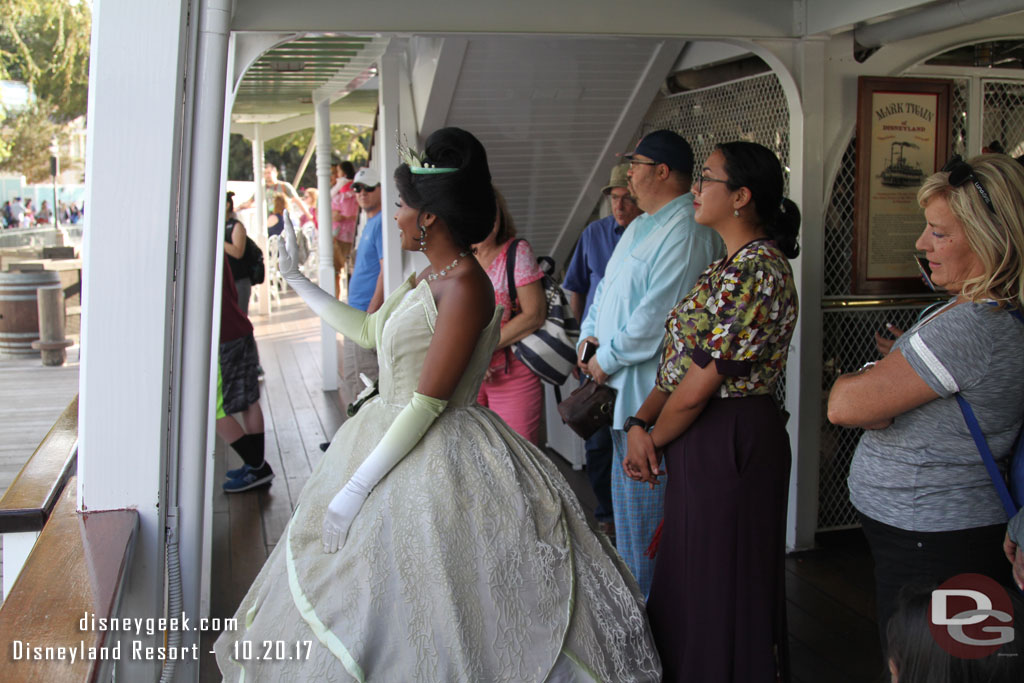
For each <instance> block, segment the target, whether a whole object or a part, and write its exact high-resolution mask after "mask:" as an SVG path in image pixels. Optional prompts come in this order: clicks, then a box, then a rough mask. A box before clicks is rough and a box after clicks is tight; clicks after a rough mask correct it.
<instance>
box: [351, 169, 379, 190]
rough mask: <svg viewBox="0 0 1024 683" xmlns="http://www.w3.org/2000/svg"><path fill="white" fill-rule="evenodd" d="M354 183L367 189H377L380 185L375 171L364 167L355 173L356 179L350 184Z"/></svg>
mask: <svg viewBox="0 0 1024 683" xmlns="http://www.w3.org/2000/svg"><path fill="white" fill-rule="evenodd" d="M356 183H359V184H360V185H366V186H367V187H377V186H378V185H380V174H379V173H377V169H375V168H370V167H369V166H364V167H363V168H361V169H359V170H358V171H356V177H355V178H353V179H352V184H353V185H355V184H356Z"/></svg>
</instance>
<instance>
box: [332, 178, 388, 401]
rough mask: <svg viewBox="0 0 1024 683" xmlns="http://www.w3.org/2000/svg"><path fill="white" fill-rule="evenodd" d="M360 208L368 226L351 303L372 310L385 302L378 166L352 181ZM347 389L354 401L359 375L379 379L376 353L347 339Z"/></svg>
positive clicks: (360, 386)
mask: <svg viewBox="0 0 1024 683" xmlns="http://www.w3.org/2000/svg"><path fill="white" fill-rule="evenodd" d="M352 191H353V192H354V193H355V195H356V199H357V201H358V203H359V208H361V209H362V210H363V211H365V212H366V225H365V226H364V227H363V234H362V237H361V238H360V240H359V249H358V250H357V251H356V265H355V268H353V269H352V280H351V282H350V283H349V288H348V304H349V306H352V307H353V308H356V309H358V310H360V311H366V312H367V313H373V312H375V311H376V310H377V309H378V308H380V305H381V304H382V303H383V302H384V270H383V268H384V235H383V231H382V229H383V228H382V215H381V205H380V175H379V174H378V173H377V170H376V169H373V168H361V169H359V172H358V173H356V175H355V179H354V180H353V181H352ZM342 351H343V353H342V361H343V364H344V380H345V388H346V390H347V393H348V397H347V398H348V401H349V402H351V401H354V400H355V398H356V396H358V395H359V394H360V393H361V392H362V391H363V388H364V385H363V382H362V380H361V379H360V377H359V376H360V374H363V375H366V376H367V377H368V378H369V379H370V380H376V379H377V354H376V353H374V351H373V349H364V348H363V347H361V346H359V345H358V344H354V343H349V342H348V341H347V340H346V342H345V345H344V347H343V349H342Z"/></svg>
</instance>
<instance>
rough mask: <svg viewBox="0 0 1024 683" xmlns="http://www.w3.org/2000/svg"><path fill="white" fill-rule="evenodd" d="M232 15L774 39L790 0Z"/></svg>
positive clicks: (317, 5)
mask: <svg viewBox="0 0 1024 683" xmlns="http://www.w3.org/2000/svg"><path fill="white" fill-rule="evenodd" d="M886 1H887V2H889V3H890V4H891V3H892V2H894V1H896V2H899V0H886ZM908 2H909V0H903V4H907V3H908ZM876 4H882V0H878V2H877V3H876ZM914 4H918V3H914ZM353 7H354V6H353ZM232 21H233V23H232V28H234V29H236V30H274V31H281V30H305V29H308V28H309V27H310V26H315V27H318V28H317V30H320V31H345V32H349V33H377V32H381V31H395V32H403V33H409V34H412V33H416V34H420V35H423V34H426V33H445V34H450V33H463V32H474V33H519V34H538V35H540V34H545V35H550V34H567V35H577V36H579V35H608V34H610V33H613V34H616V35H626V36H650V37H655V38H660V37H664V36H674V35H678V36H693V37H719V36H723V37H728V36H732V37H743V38H759V37H763V38H782V37H792V31H793V0H718V1H717V2H704V1H701V2H697V1H696V0H684V1H683V2H680V1H679V0H643V2H641V3H635V4H634V5H625V4H623V3H622V2H621V0H558V2H551V0H517V2H508V1H507V0H477V1H476V2H474V3H449V4H444V3H440V4H439V3H436V2H435V3H431V2H423V0H388V2H378V3H363V4H361V5H359V7H358V10H355V11H344V12H342V11H339V10H338V3H337V0H304V1H303V2H280V0H237V8H236V11H235V14H234V17H233V20H232Z"/></svg>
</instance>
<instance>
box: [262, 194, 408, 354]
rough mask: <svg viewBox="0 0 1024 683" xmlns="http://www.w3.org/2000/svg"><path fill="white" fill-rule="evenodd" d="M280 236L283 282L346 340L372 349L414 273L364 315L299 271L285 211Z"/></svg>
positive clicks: (296, 251) (280, 263)
mask: <svg viewBox="0 0 1024 683" xmlns="http://www.w3.org/2000/svg"><path fill="white" fill-rule="evenodd" d="M283 236H284V239H283V240H280V241H279V242H278V245H279V246H278V250H277V269H278V270H279V271H280V273H281V276H282V277H283V278H284V280H285V282H287V283H288V285H289V286H290V287H291V288H292V289H294V290H295V292H296V293H297V294H298V295H299V296H300V297H302V300H303V301H305V302H306V305H307V306H309V307H310V309H311V310H312V311H313V312H314V313H316V314H317V315H318V316H320V317H321V318H323V320H324V322H326V323H327V324H328V325H330V326H331V327H333V328H334V329H336V330H337V331H338V332H341V333H342V334H343V335H345V338H346V339H349V340H351V341H354V342H355V343H356V344H359V345H360V346H362V347H363V348H364V349H372V348H374V347H375V346H376V345H377V333H378V332H380V331H381V330H382V329H383V327H384V321H386V320H387V319H388V316H389V315H391V311H392V310H393V309H394V307H395V306H397V305H398V303H399V302H400V301H401V300H402V296H403V294H404V293H405V292H406V291H407V290H408V288H409V287H411V286H412V281H413V279H414V278H415V274H413V275H412V276H411V277H410V279H409V280H408V281H406V282H405V283H404V284H403V285H402V287H399V288H398V289H396V290H395V292H393V293H392V295H391V296H389V297H388V299H387V301H386V302H385V303H384V305H383V306H381V307H380V309H379V310H378V311H377V312H376V313H373V314H367V313H366V311H360V310H359V309H358V308H352V307H351V306H349V305H348V304H344V303H342V302H340V301H338V300H337V299H335V298H334V297H333V296H331V295H330V294H328V293H327V292H325V291H324V290H322V289H320V288H319V287H317V286H316V285H314V284H313V283H312V282H310V281H309V280H308V279H307V278H306V276H305V275H303V274H302V273H300V272H299V265H298V256H297V254H298V247H297V246H296V241H295V229H294V228H293V227H292V223H291V220H289V219H288V214H287V213H285V219H284V232H283Z"/></svg>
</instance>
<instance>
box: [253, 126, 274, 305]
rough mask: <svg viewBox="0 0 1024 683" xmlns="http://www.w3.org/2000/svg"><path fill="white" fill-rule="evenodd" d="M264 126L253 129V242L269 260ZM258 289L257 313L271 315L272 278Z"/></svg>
mask: <svg viewBox="0 0 1024 683" xmlns="http://www.w3.org/2000/svg"><path fill="white" fill-rule="evenodd" d="M264 163H265V162H264V160H263V124H262V123H255V124H253V127H252V178H253V181H254V183H253V186H254V188H255V192H254V194H253V198H252V204H253V208H254V209H255V212H254V213H253V220H252V222H253V226H252V230H253V232H254V234H253V237H252V239H253V241H254V242H256V244H257V245H258V246H259V248H260V249H261V250H262V251H263V258H264V260H266V258H267V198H266V196H267V190H266V186H265V185H264V184H263V166H264ZM254 286H255V287H258V289H257V290H256V291H257V292H259V299H260V307H259V311H257V312H258V313H259V314H260V315H269V314H270V278H265V279H264V280H263V284H260V285H254Z"/></svg>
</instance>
